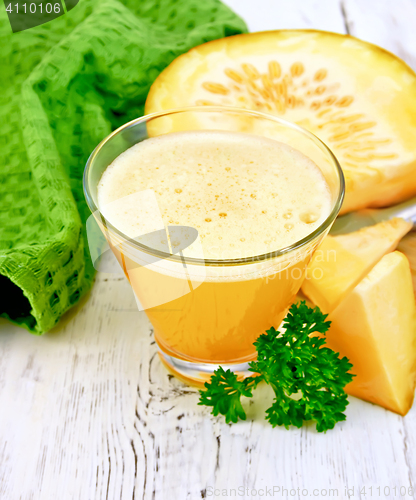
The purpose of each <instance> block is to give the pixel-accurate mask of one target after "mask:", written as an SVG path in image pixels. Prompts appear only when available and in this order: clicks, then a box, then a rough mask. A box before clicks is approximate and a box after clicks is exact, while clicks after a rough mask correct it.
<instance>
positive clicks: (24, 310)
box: [0, 0, 246, 334]
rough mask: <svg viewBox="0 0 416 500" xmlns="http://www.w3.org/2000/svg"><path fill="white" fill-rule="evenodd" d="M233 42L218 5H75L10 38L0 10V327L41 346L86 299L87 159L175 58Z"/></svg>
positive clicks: (236, 23)
mask: <svg viewBox="0 0 416 500" xmlns="http://www.w3.org/2000/svg"><path fill="white" fill-rule="evenodd" d="M245 30H246V27H245V24H244V22H243V21H242V20H241V19H240V18H239V17H237V16H236V15H235V14H234V13H233V12H231V11H230V10H229V9H228V8H227V7H225V6H224V5H223V4H221V3H220V2H219V1H218V0H203V1H201V0H140V1H138V0H123V1H122V2H120V1H116V0H81V1H80V3H79V4H78V5H77V6H76V7H75V8H74V9H73V10H71V11H70V12H69V13H68V14H66V15H64V16H62V17H60V18H58V19H56V20H54V21H51V22H50V23H47V24H44V25H42V26H39V27H37V28H32V29H30V30H27V31H23V32H20V33H15V34H12V32H11V28H10V25H9V23H8V19H7V16H6V13H5V11H4V10H3V9H1V8H0V47H1V55H0V315H1V316H5V317H7V318H9V319H10V320H11V321H13V322H15V323H17V324H20V325H21V326H24V327H26V328H27V329H28V330H29V331H31V332H33V333H36V334H42V333H44V332H46V331H47V330H49V329H50V328H52V327H53V326H54V325H55V324H56V323H57V322H58V321H59V318H60V317H61V315H62V314H63V313H64V312H65V311H66V310H68V309H69V308H70V307H71V306H73V305H74V304H75V303H76V302H77V301H78V300H79V298H80V297H81V296H82V295H83V294H84V293H85V292H86V291H87V290H88V289H89V287H90V286H91V284H92V280H93V276H94V269H93V266H92V263H91V259H90V257H89V253H88V245H87V243H86V234H85V221H86V219H87V217H88V216H89V211H88V208H87V206H86V204H85V201H84V196H83V191H82V173H83V170H84V166H85V163H86V160H87V159H88V156H89V155H90V153H91V152H92V150H93V149H94V147H95V146H96V145H97V144H98V142H99V141H100V140H101V139H103V138H104V137H105V136H106V135H108V134H109V133H110V132H111V130H114V129H115V128H117V127H118V126H120V125H121V124H123V123H125V122H127V121H129V120H132V119H133V118H136V117H138V116H140V115H142V114H143V105H144V101H145V99H146V95H147V92H148V90H149V87H150V85H151V83H152V82H153V80H154V79H155V78H156V76H157V75H158V74H159V73H160V71H161V70H162V69H163V68H164V67H165V66H167V65H168V64H169V63H170V62H171V61H172V60H173V59H174V58H175V57H177V56H178V55H179V54H181V53H182V52H185V51H187V50H189V49H190V48H191V47H193V46H195V45H198V44H201V43H204V42H206V41H209V40H213V39H216V38H220V37H223V36H228V35H233V34H236V33H241V32H244V31H245Z"/></svg>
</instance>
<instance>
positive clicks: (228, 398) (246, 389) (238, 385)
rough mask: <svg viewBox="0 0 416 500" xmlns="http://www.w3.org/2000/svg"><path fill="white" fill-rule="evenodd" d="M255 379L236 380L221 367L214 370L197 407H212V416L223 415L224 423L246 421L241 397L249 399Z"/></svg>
mask: <svg viewBox="0 0 416 500" xmlns="http://www.w3.org/2000/svg"><path fill="white" fill-rule="evenodd" d="M255 378H256V377H247V378H245V379H244V380H238V379H237V375H236V374H235V373H233V372H232V371H231V370H227V371H225V370H224V369H223V368H222V367H221V366H220V367H219V368H218V370H215V372H214V375H213V376H212V377H211V381H210V382H205V384H204V385H205V388H206V390H205V391H199V392H200V394H201V397H200V400H199V403H198V404H199V405H205V406H212V407H213V409H212V414H213V415H215V416H217V415H218V414H219V413H221V415H225V421H226V422H227V424H228V423H229V422H234V423H236V422H237V421H238V419H239V418H240V419H241V420H245V419H246V412H245V411H244V409H243V407H242V405H241V400H240V398H241V396H245V397H247V398H250V397H251V396H252V395H253V393H252V390H253V387H254V386H255V385H256V380H255Z"/></svg>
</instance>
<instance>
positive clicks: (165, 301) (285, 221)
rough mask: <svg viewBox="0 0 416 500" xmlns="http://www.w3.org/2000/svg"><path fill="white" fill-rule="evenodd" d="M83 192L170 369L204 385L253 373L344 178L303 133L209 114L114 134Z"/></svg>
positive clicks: (177, 116)
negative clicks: (224, 373)
mask: <svg viewBox="0 0 416 500" xmlns="http://www.w3.org/2000/svg"><path fill="white" fill-rule="evenodd" d="M84 190H85V196H86V200H87V203H88V205H89V207H90V209H91V211H92V212H93V215H94V218H95V220H96V222H97V223H98V225H99V227H100V229H101V231H102V232H103V234H104V236H105V238H106V240H107V242H108V244H109V246H110V247H111V249H112V251H113V253H114V255H115V256H116V258H117V260H118V262H119V264H120V265H121V267H122V268H123V270H124V272H125V274H126V276H127V278H128V280H129V281H130V283H131V286H132V288H133V291H134V294H135V296H136V299H137V303H138V306H139V309H141V310H144V311H145V312H146V314H147V316H148V318H149V320H150V321H151V323H152V325H153V327H154V336H155V340H156V342H157V345H158V349H159V354H160V357H161V359H162V361H163V362H164V364H165V365H167V367H168V368H169V369H170V370H171V371H172V372H173V373H174V374H176V375H177V376H179V377H180V378H182V379H183V380H186V381H187V382H189V383H196V384H198V383H201V382H204V381H206V380H207V379H209V377H210V376H211V374H212V373H213V371H214V370H215V369H216V368H217V367H218V366H219V365H221V366H223V367H224V368H225V369H226V368H230V369H231V370H233V371H235V372H238V373H240V374H242V375H244V374H246V373H247V369H248V363H249V362H250V361H252V360H253V359H255V356H256V350H255V347H254V346H253V343H254V342H255V340H256V338H257V337H258V336H259V335H260V334H262V333H263V332H264V331H265V330H267V329H269V328H270V327H271V326H274V327H276V328H278V327H279V325H280V323H281V321H282V320H283V318H284V316H285V314H286V313H287V310H288V307H289V306H290V305H291V303H292V302H293V301H294V299H295V296H296V294H297V292H298V291H299V288H300V286H301V284H302V282H303V280H304V278H305V270H306V266H307V265H308V263H309V261H310V259H311V257H312V255H313V253H314V251H315V250H316V248H317V246H318V245H319V244H320V242H321V241H322V239H323V238H324V237H325V235H326V234H327V233H328V231H329V230H330V228H331V225H332V223H333V221H334V220H335V218H336V216H337V215H338V212H339V209H340V207H341V204H342V200H343V196H344V179H343V175H342V171H341V168H340V166H339V164H338V162H337V160H336V158H335V157H334V155H333V154H332V153H331V151H330V150H329V149H328V148H327V147H326V146H325V144H323V143H322V142H321V141H320V140H319V139H318V138H317V137H315V136H314V135H312V134H311V133H309V132H308V131H306V130H304V129H302V128H300V127H298V126H297V125H294V124H292V123H289V122H286V121H284V120H282V119H280V118H278V117H276V116H272V115H268V114H264V113H259V112H254V111H249V110H243V109H237V108H227V107H209V106H203V107H195V108H183V109H178V110H170V111H165V112H160V113H155V114H152V115H148V116H144V117H141V118H138V119H137V120H134V121H132V122H130V123H127V124H126V125H124V126H122V127H120V128H119V129H117V130H116V131H115V132H113V133H112V134H111V135H110V136H109V137H107V138H106V139H104V140H103V141H102V142H101V143H100V144H99V145H98V146H97V148H96V149H95V151H94V152H93V153H92V155H91V157H90V159H89V160H88V163H87V166H86V169H85V174H84Z"/></svg>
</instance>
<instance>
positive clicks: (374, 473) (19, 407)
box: [0, 0, 416, 500]
mask: <svg viewBox="0 0 416 500" xmlns="http://www.w3.org/2000/svg"><path fill="white" fill-rule="evenodd" d="M227 3H228V4H229V5H230V6H231V7H233V8H234V9H235V10H236V11H237V12H238V13H240V14H241V15H242V16H243V17H244V18H245V19H246V21H247V22H248V25H249V27H250V29H251V30H263V29H277V28H317V29H325V30H332V31H337V32H346V31H347V30H348V31H349V32H350V33H351V34H353V35H355V36H359V37H362V38H364V39H366V40H369V41H371V42H375V43H378V44H381V45H382V46H383V47H385V48H387V49H389V50H391V51H393V52H395V53H397V54H398V55H400V56H402V57H404V58H405V59H406V60H407V62H409V63H410V64H413V66H414V67H416V43H415V42H416V37H415V34H414V32H415V30H416V3H415V2H414V1H412V0H396V1H395V2H394V3H393V2H387V0H344V2H343V4H342V3H341V2H339V1H338V0H291V1H288V0H256V1H254V0H227ZM268 398H270V394H268V393H267V389H264V393H263V394H259V395H258V396H257V397H256V398H255V404H250V403H249V404H248V407H247V408H248V420H247V421H246V422H242V423H239V424H238V425H227V424H225V423H224V420H223V419H222V418H214V417H212V416H211V415H210V414H209V409H207V408H203V407H200V406H197V401H198V394H197V392H196V391H195V390H194V389H191V388H188V387H186V386H184V385H183V384H182V383H180V382H179V381H177V380H176V379H174V378H173V377H172V376H170V375H169V374H168V373H167V372H166V371H165V370H164V368H163V367H162V366H161V364H160V362H159V360H158V358H157V355H156V349H155V345H154V341H153V339H152V331H151V326H150V324H149V322H148V320H147V318H146V316H145V314H144V313H143V312H138V311H137V310H136V306H135V302H134V299H133V296H132V292H131V290H130V288H129V285H128V283H127V282H126V280H125V279H124V278H123V277H121V276H114V275H105V274H103V273H100V274H98V276H97V280H96V283H95V285H94V288H93V290H92V292H91V293H90V294H89V295H88V296H87V297H86V298H85V299H84V300H83V301H82V303H81V304H80V305H79V306H78V307H76V308H75V309H74V310H73V311H71V312H69V313H68V314H67V315H66V316H65V318H64V320H63V321H62V322H61V323H60V324H59V326H58V327H56V328H55V329H54V330H53V331H51V332H50V333H48V334H46V335H44V336H43V337H34V336H32V335H30V334H29V333H27V332H26V331H25V330H23V329H20V328H17V327H14V326H12V325H10V323H8V322H7V321H5V320H2V321H0V499H1V500H3V499H4V500H18V499H24V500H26V499H27V500H29V499H30V500H37V499H39V500H67V499H77V500H93V499H111V500H116V499H117V500H118V499H122V500H124V499H136V500H138V499H146V500H151V499H156V500H170V499H173V500H182V499H183V500H188V499H189V500H194V499H198V498H227V494H228V498H229V497H231V498H233V497H234V498H247V499H251V498H259V497H261V496H264V497H270V498H282V499H287V498H326V497H327V498H339V499H347V498H354V499H358V498H366V499H367V498H384V499H386V498H394V499H395V498H406V499H409V498H416V495H414V494H413V492H412V491H411V490H409V488H411V486H412V485H414V486H415V487H416V406H415V407H414V408H413V409H412V410H411V412H410V413H409V414H408V415H407V416H406V417H405V418H402V417H399V416H398V415H395V414H393V413H390V412H388V411H385V410H383V409H382V408H379V407H377V406H374V405H371V404H368V403H364V402H362V401H359V400H357V399H354V398H350V405H349V407H348V411H347V415H348V418H347V421H346V422H344V423H342V424H338V425H337V427H336V428H335V429H334V430H333V431H330V432H328V433H327V434H325V435H324V434H318V433H317V432H316V431H315V430H314V427H313V425H312V426H307V427H304V428H302V429H300V430H297V429H291V430H289V431H287V430H285V429H280V428H276V429H272V428H271V427H270V426H269V425H268V424H267V423H266V422H265V421H264V411H263V410H264V408H265V407H266V405H267V401H268ZM363 487H366V495H364V494H363V490H362V488H363ZM370 487H371V488H372V490H370ZM400 488H401V489H400ZM360 490H361V493H360ZM215 493H218V494H217V495H215Z"/></svg>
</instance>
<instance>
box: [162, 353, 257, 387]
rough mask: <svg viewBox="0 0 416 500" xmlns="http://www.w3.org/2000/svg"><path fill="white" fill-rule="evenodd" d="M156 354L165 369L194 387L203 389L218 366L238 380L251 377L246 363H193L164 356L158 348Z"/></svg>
mask: <svg viewBox="0 0 416 500" xmlns="http://www.w3.org/2000/svg"><path fill="white" fill-rule="evenodd" d="M158 351H159V352H158V354H159V357H160V359H161V361H162V363H163V364H164V365H165V367H166V368H167V369H168V370H169V371H170V372H171V373H172V375H174V376H175V377H177V378H178V379H179V380H181V381H182V382H184V383H185V384H188V385H193V386H195V387H199V388H201V387H203V386H204V383H205V382H209V381H210V379H211V376H212V375H213V374H214V371H215V370H217V369H218V368H219V367H220V366H222V367H223V368H224V370H231V371H232V372H234V373H235V374H236V375H237V377H238V378H239V379H243V378H246V377H250V376H251V375H253V373H252V372H250V371H249V369H248V368H249V364H248V362H245V363H238V364H226V363H221V364H215V363H193V362H190V361H185V360H183V359H179V358H175V357H173V356H170V355H168V354H166V353H165V352H163V351H162V349H160V347H158Z"/></svg>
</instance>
